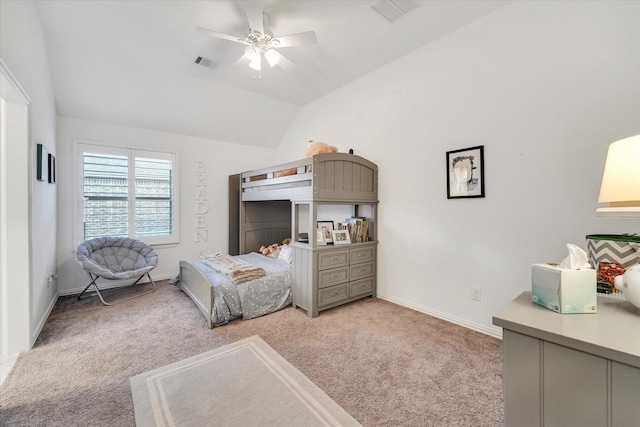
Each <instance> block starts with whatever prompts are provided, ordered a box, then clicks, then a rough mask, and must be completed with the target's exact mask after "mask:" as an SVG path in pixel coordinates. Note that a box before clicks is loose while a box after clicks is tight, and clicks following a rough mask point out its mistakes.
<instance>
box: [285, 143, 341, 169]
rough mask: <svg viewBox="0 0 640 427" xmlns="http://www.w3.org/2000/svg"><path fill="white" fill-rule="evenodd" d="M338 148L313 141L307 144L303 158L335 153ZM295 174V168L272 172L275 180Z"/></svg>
mask: <svg viewBox="0 0 640 427" xmlns="http://www.w3.org/2000/svg"><path fill="white" fill-rule="evenodd" d="M337 152H338V147H336V146H333V145H330V144H327V143H326V142H320V141H314V140H313V139H312V140H311V141H309V143H308V144H307V150H306V152H305V156H304V157H305V158H309V157H312V156H315V155H316V154H324V153H337ZM296 172H297V169H296V168H292V169H285V170H281V171H278V172H274V174H273V176H274V177H275V178H278V177H281V176H288V175H295V174H296Z"/></svg>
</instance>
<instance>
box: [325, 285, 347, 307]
mask: <svg viewBox="0 0 640 427" xmlns="http://www.w3.org/2000/svg"><path fill="white" fill-rule="evenodd" d="M347 298H349V284H348V283H344V284H342V285H336V286H331V287H330V288H324V289H320V290H319V291H318V307H322V306H325V305H329V304H332V303H334V302H340V301H342V300H346V299H347Z"/></svg>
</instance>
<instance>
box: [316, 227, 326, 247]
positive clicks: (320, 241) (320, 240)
mask: <svg viewBox="0 0 640 427" xmlns="http://www.w3.org/2000/svg"><path fill="white" fill-rule="evenodd" d="M326 231H327V230H326V229H325V228H318V229H317V231H316V245H326V244H327V239H326V238H325V233H326Z"/></svg>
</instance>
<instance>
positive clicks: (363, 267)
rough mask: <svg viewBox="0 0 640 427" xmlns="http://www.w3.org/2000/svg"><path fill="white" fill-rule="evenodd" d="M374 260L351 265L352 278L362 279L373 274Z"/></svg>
mask: <svg viewBox="0 0 640 427" xmlns="http://www.w3.org/2000/svg"><path fill="white" fill-rule="evenodd" d="M374 265H375V264H374V263H373V262H366V263H362V264H356V265H352V266H351V269H350V270H351V275H350V276H349V277H350V278H351V280H357V279H362V278H364V277H369V276H373V269H374Z"/></svg>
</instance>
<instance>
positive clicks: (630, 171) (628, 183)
mask: <svg viewBox="0 0 640 427" xmlns="http://www.w3.org/2000/svg"><path fill="white" fill-rule="evenodd" d="M596 216H602V217H609V218H640V135H636V136H632V137H629V138H625V139H621V140H620V141H616V142H614V143H612V144H611V145H609V152H608V153H607V162H606V163H605V165H604V173H603V175H602V185H601V186H600V197H599V198H598V208H597V209H596Z"/></svg>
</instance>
